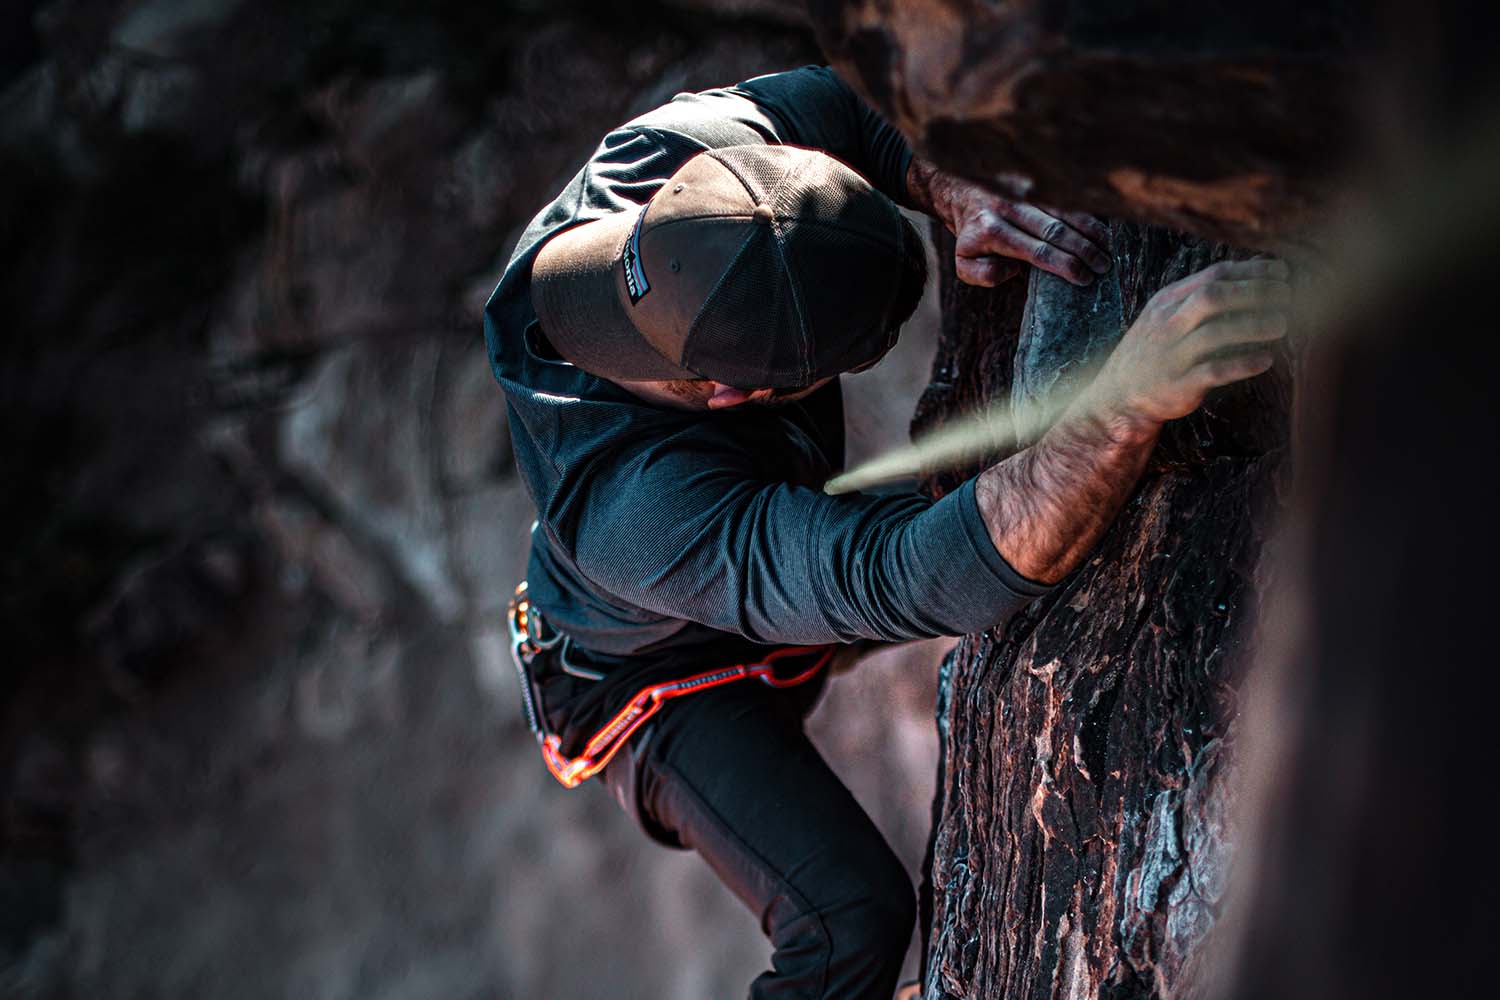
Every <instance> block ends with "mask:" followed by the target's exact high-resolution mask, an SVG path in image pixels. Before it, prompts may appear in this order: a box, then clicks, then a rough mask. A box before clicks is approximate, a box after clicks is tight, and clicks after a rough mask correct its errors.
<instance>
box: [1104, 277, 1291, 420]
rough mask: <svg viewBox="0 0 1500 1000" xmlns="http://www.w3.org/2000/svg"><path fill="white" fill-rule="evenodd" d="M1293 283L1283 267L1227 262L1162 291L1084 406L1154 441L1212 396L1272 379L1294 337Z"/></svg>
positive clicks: (1122, 342)
mask: <svg viewBox="0 0 1500 1000" xmlns="http://www.w3.org/2000/svg"><path fill="white" fill-rule="evenodd" d="M1288 277H1289V272H1288V269H1287V266H1286V264H1284V263H1283V262H1281V261H1279V260H1245V261H1223V262H1221V263H1218V264H1214V265H1213V266H1212V267H1208V268H1205V269H1204V270H1202V271H1199V272H1198V273H1197V274H1193V275H1189V276H1188V277H1186V278H1183V279H1182V280H1181V281H1177V282H1174V283H1173V284H1170V285H1168V286H1167V287H1165V288H1163V289H1161V291H1159V292H1157V293H1156V294H1155V295H1153V296H1152V297H1151V300H1150V301H1149V302H1147V303H1146V308H1145V309H1143V310H1142V311H1141V315H1140V317H1139V318H1138V319H1136V321H1135V323H1134V324H1132V325H1131V327H1130V329H1129V330H1127V331H1126V332H1125V336H1124V337H1122V338H1121V340H1120V343H1119V345H1118V346H1116V347H1115V350H1114V353H1113V354H1111V355H1110V356H1109V359H1108V360H1107V361H1106V362H1105V363H1104V365H1103V367H1102V368H1101V369H1100V371H1099V375H1098V377H1097V378H1095V380H1094V382H1093V383H1092V384H1091V385H1090V386H1089V388H1088V390H1087V391H1086V392H1085V394H1084V399H1083V402H1084V403H1085V405H1087V406H1088V407H1089V408H1090V409H1091V410H1092V411H1093V412H1094V414H1095V415H1096V416H1099V417H1101V418H1103V419H1105V420H1106V421H1108V422H1110V423H1112V424H1114V425H1116V426H1120V427H1122V428H1124V429H1127V430H1138V431H1142V432H1145V433H1154V432H1155V430H1156V429H1157V428H1159V427H1160V426H1161V425H1162V424H1163V423H1165V422H1166V421H1168V420H1174V419H1176V418H1178V417H1185V416H1187V415H1188V414H1189V413H1192V412H1193V411H1194V410H1196V409H1197V408H1198V406H1199V405H1200V404H1201V403H1202V402H1203V397H1204V396H1206V395H1207V394H1208V392H1209V391H1210V390H1211V389H1214V388H1216V387H1218V386H1221V385H1228V384H1229V383H1231V382H1238V381H1241V380H1242V379H1247V378H1251V377H1253V376H1255V375H1259V374H1261V373H1262V372H1264V371H1266V370H1267V369H1268V368H1270V367H1271V365H1272V364H1273V362H1274V361H1275V349H1274V344H1275V342H1276V341H1278V340H1280V339H1281V338H1282V337H1284V336H1285V335H1286V329H1287V312H1288V310H1289V309H1290V308H1291V304H1292V286H1291V285H1290V284H1289V283H1288Z"/></svg>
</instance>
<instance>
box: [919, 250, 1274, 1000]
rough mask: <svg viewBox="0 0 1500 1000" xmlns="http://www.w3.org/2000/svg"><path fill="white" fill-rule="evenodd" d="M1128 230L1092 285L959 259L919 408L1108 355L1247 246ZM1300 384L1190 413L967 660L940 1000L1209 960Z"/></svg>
mask: <svg viewBox="0 0 1500 1000" xmlns="http://www.w3.org/2000/svg"><path fill="white" fill-rule="evenodd" d="M1111 236H1112V241H1113V251H1114V258H1115V267H1114V269H1113V270H1112V271H1111V272H1110V273H1109V274H1107V275H1105V276H1103V277H1102V278H1100V279H1099V280H1098V281H1097V282H1095V286H1094V287H1091V288H1089V289H1075V288H1073V287H1072V286H1069V285H1067V284H1066V283H1064V282H1062V281H1061V280H1060V279H1055V278H1052V277H1050V276H1044V275H1040V274H1033V276H1032V278H1031V280H1030V282H1029V285H1028V284H1023V283H1021V282H1019V281H1017V282H1013V283H1012V285H1014V286H1015V287H1007V286H1004V285H1002V286H1001V287H1000V288H998V289H994V290H982V289H973V288H965V287H961V286H959V285H958V284H957V282H956V279H954V278H953V276H952V272H951V264H945V270H944V272H943V287H944V304H945V307H946V308H945V314H944V326H943V339H942V342H941V344H940V347H939V355H938V359H937V361H936V363H935V365H934V372H935V379H936V381H935V382H934V384H933V386H931V387H930V388H929V394H928V396H927V397H926V398H925V399H924V404H923V406H922V408H921V409H920V411H919V422H921V423H923V424H930V423H933V422H936V421H939V420H941V416H942V414H943V413H945V412H952V411H953V410H954V408H955V406H956V405H957V404H958V403H960V402H961V401H962V402H968V401H975V402H981V401H986V400H990V399H998V398H1003V397H1004V396H1005V395H1006V394H1007V392H1008V393H1010V394H1011V395H1012V398H1013V399H1016V400H1023V399H1026V398H1028V397H1031V396H1033V395H1034V394H1036V393H1038V392H1040V391H1044V390H1045V389H1046V388H1047V387H1048V386H1049V385H1050V384H1051V383H1052V382H1053V381H1055V380H1057V379H1058V378H1067V377H1069V376H1070V373H1071V371H1072V370H1073V369H1075V368H1076V367H1077V366H1078V365H1079V363H1080V362H1082V361H1085V360H1087V358H1088V357H1090V356H1093V355H1095V354H1097V352H1100V351H1103V350H1106V349H1107V348H1108V347H1109V346H1111V345H1112V344H1113V342H1114V340H1115V339H1116V338H1117V337H1118V336H1119V335H1120V333H1122V332H1123V329H1124V327H1125V326H1127V325H1128V324H1129V322H1130V321H1132V320H1133V319H1134V318H1135V316H1136V315H1137V314H1138V313H1139V311H1140V309H1141V308H1142V306H1143V305H1144V304H1145V302H1146V300H1147V299H1148V298H1149V296H1150V293H1151V292H1154V291H1155V290H1156V289H1157V288H1159V287H1161V286H1162V285H1164V284H1167V283H1170V282H1171V281H1174V280H1176V279H1177V278H1179V277H1183V276H1185V275H1186V274H1188V273H1191V272H1192V271H1195V270H1197V269H1199V268H1201V267H1203V266H1206V265H1207V264H1209V263H1211V262H1212V261H1213V260H1215V259H1220V258H1222V257H1224V256H1226V255H1227V254H1229V251H1228V249H1227V248H1225V247H1223V246H1219V245H1215V244H1210V243H1205V242H1202V241H1199V240H1195V239H1192V238H1188V237H1183V236H1179V235H1174V234H1172V233H1169V232H1166V231H1163V230H1156V229H1148V228H1142V227H1138V226H1134V225H1131V224H1127V223H1115V224H1114V225H1113V226H1112V228H1111ZM1007 342H1008V343H1009V344H1010V345H1012V346H1010V347H1008V348H1007V347H1006V343H1007ZM975 357H978V358H980V359H982V360H981V361H980V362H979V363H977V364H975V363H965V362H964V361H963V360H962V359H964V358H975ZM1289 389H1290V379H1289V370H1288V369H1287V368H1286V367H1285V366H1283V367H1281V368H1279V369H1277V370H1275V371H1273V372H1272V373H1270V374H1268V375H1267V376H1263V377H1262V378H1260V379H1257V380H1255V381H1254V382H1252V383H1249V384H1247V385H1243V386H1240V387H1235V388H1232V389H1230V390H1226V391H1223V392H1220V393H1218V394H1217V395H1216V396H1214V397H1212V398H1211V399H1210V401H1209V402H1208V404H1207V405H1206V406H1205V407H1204V409H1203V410H1202V411H1200V412H1199V413H1198V414H1195V415H1194V416H1193V417H1191V418H1189V419H1187V420H1184V421H1179V422H1177V423H1176V424H1174V425H1172V426H1171V427H1170V428H1169V429H1168V430H1167V432H1166V434H1165V435H1164V437H1163V440H1162V444H1161V446H1160V447H1159V449H1158V451H1157V454H1156V456H1155V458H1154V459H1153V462H1152V465H1151V467H1150V469H1149V471H1148V473H1147V475H1146V477H1145V479H1144V480H1143V482H1142V484H1141V487H1140V489H1139V490H1138V492H1137V494H1136V496H1135V497H1134V499H1132V500H1131V502H1130V503H1129V505H1128V506H1127V507H1126V509H1125V511H1124V512H1123V513H1122V515H1121V517H1120V519H1119V521H1118V522H1117V523H1116V524H1115V526H1114V527H1113V528H1112V529H1111V531H1110V532H1109V534H1108V535H1107V536H1106V538H1105V540H1104V541H1103V543H1102V544H1101V545H1100V547H1099V549H1098V550H1097V552H1096V553H1095V555H1094V556H1093V557H1092V558H1091V560H1090V561H1089V562H1088V564H1087V565H1085V566H1084V567H1083V568H1082V569H1081V570H1079V571H1078V572H1077V573H1076V574H1075V575H1074V576H1073V577H1071V578H1070V579H1069V580H1068V581H1067V582H1066V583H1065V584H1064V585H1063V586H1061V587H1059V588H1058V590H1057V591H1055V592H1054V593H1052V594H1050V595H1048V596H1047V597H1046V598H1044V599H1043V600H1041V601H1039V602H1037V603H1036V604H1035V605H1033V606H1032V607H1031V608H1030V609H1029V610H1028V611H1026V612H1024V613H1023V614H1022V615H1020V616H1018V617H1017V618H1015V619H1013V620H1012V621H1011V623H1010V624H1009V625H1008V626H1007V628H1006V629H1005V630H1004V631H1003V632H1002V633H986V634H983V635H978V636H970V637H968V638H966V639H964V640H962V641H961V642H960V644H959V646H958V648H957V649H956V651H955V653H954V654H953V657H952V659H951V661H950V662H949V663H948V664H947V665H946V667H945V671H944V681H943V689H942V696H941V697H942V702H941V710H940V712H941V727H940V728H941V735H942V740H943V755H944V756H943V759H944V767H943V770H942V776H941V780H940V784H939V793H938V799H937V802H936V804H935V817H936V822H935V828H934V832H933V854H932V869H931V885H930V898H929V899H928V900H925V901H924V902H925V904H926V907H927V909H926V911H925V917H926V931H927V933H928V934H929V935H930V937H929V942H928V945H929V950H928V954H927V962H928V964H927V978H926V984H925V985H926V994H925V995H926V996H927V997H929V998H931V1000H940V998H946V997H988V996H1004V997H1007V998H1020V997H1027V998H1051V997H1070V998H1071V997H1120V998H1124V997H1143V996H1160V997H1168V996H1174V995H1179V993H1180V992H1181V990H1182V988H1183V986H1184V984H1186V983H1188V982H1190V981H1191V979H1192V977H1193V976H1194V975H1195V972H1196V969H1195V961H1196V960H1197V958H1198V955H1199V953H1200V951H1201V946H1202V945H1203V943H1204V940H1205V937H1206V935H1207V933H1208V931H1209V929H1210V927H1211V926H1212V924H1213V921H1214V918H1215V916H1216V915H1217V913H1218V912H1219V908H1220V903H1221V897H1222V894H1223V891H1224V885H1225V879H1226V869H1227V867H1228V861H1229V856H1230V853H1231V846H1232V845H1231V842H1232V840H1233V837H1234V835H1233V832H1232V830H1231V828H1230V826H1229V824H1228V815H1229V812H1230V810H1229V806H1230V804H1231V799H1232V789H1233V787H1234V781H1233V778H1232V774H1233V767H1232V762H1233V753H1232V751H1233V749H1234V747H1235V743H1236V737H1237V733H1236V731H1235V727H1234V725H1233V720H1234V715H1235V697H1234V695H1235V689H1236V687H1237V685H1238V682H1239V680H1240V677H1241V671H1242V668H1243V667H1244V666H1245V663H1246V660H1247V640H1248V639H1249V638H1250V626H1251V624H1252V623H1253V622H1254V621H1255V618H1256V609H1257V601H1256V596H1255V595H1256V587H1255V577H1256V574H1257V572H1258V570H1259V567H1260V564H1261V550H1262V544H1263V541H1264V538H1265V534H1266V532H1267V530H1268V527H1269V522H1270V515H1271V514H1273V513H1274V511H1275V508H1276V506H1277V481H1278V473H1279V471H1280V469H1281V466H1282V462H1283V459H1284V457H1285V445H1286V442H1287V435H1288V427H1289V425H1288V404H1289V400H1290V392H1289ZM963 474H964V473H962V472H960V473H951V474H947V475H945V476H941V477H937V478H936V479H935V480H934V482H933V483H932V485H933V488H934V489H935V490H936V491H939V492H941V491H942V490H944V489H946V488H949V487H951V485H953V483H954V482H956V481H958V480H959V479H960V478H961V477H962V475H963Z"/></svg>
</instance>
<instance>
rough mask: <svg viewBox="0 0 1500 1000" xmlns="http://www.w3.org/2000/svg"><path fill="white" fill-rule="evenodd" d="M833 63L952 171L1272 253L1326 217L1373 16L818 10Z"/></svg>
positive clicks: (1346, 12) (1198, 10)
mask: <svg viewBox="0 0 1500 1000" xmlns="http://www.w3.org/2000/svg"><path fill="white" fill-rule="evenodd" d="M810 6H811V10H812V12H813V20H814V23H815V25H816V27H817V29H818V35H819V40H820V41H821V42H822V44H823V48H824V51H826V52H827V53H828V55H829V58H830V59H831V60H832V61H833V63H834V65H835V66H837V67H838V68H839V69H840V70H841V71H842V72H843V73H844V74H845V75H846V76H847V77H848V78H849V79H850V80H852V81H855V82H856V84H857V85H859V86H861V87H862V88H863V90H864V92H865V94H866V95H867V96H868V97H869V98H870V99H871V100H873V101H874V102H875V104H876V105H877V106H879V107H881V108H882V109H884V110H885V111H886V112H887V114H889V115H891V117H892V120H893V121H895V122H896V123H897V124H898V125H899V126H900V128H901V129H902V131H903V132H905V133H906V134H907V135H909V136H911V137H912V138H913V139H914V140H915V141H916V143H917V145H918V146H919V148H921V149H922V150H923V151H924V152H925V153H926V154H927V155H928V156H929V157H931V158H932V159H933V160H935V161H936V162H937V163H938V164H940V165H942V166H945V167H947V168H949V169H951V170H955V171H957V172H959V173H963V174H966V175H968V176H971V177H976V178H979V179H983V180H986V181H990V182H992V183H996V184H997V185H998V186H1001V187H1003V188H1008V189H1009V190H1012V191H1017V192H1028V191H1029V192H1030V193H1031V194H1032V195H1033V196H1034V197H1036V198H1037V199H1039V200H1041V201H1044V202H1045V201H1049V200H1050V201H1064V202H1066V203H1067V204H1068V205H1070V206H1073V207H1076V208H1086V209H1090V210H1092V211H1096V212H1100V213H1103V214H1107V215H1111V216H1116V217H1121V218H1133V219H1136V220H1138V221H1142V222H1150V223H1155V224H1158V225H1169V226H1173V227H1175V228H1178V229H1183V230H1187V231H1191V232H1196V233H1199V234H1202V235H1208V236H1213V237H1215V238H1218V239H1224V240H1228V241H1230V242H1234V243H1239V244H1249V245H1264V244H1266V243H1268V242H1271V241H1272V240H1273V239H1274V238H1275V237H1276V236H1277V235H1278V234H1279V233H1281V232H1282V231H1283V230H1285V229H1287V228H1288V226H1290V225H1292V224H1294V223H1298V224H1300V223H1302V222H1305V221H1306V220H1307V218H1308V217H1309V216H1310V215H1313V214H1317V212H1318V211H1319V210H1320V209H1322V208H1325V207H1326V205H1327V202H1328V200H1329V197H1330V195H1331V194H1332V193H1333V188H1332V186H1331V183H1332V182H1333V181H1334V180H1335V179H1336V178H1337V176H1338V171H1337V168H1338V167H1339V165H1340V164H1342V163H1344V162H1346V160H1347V157H1348V155H1349V140H1350V138H1351V136H1352V134H1353V132H1354V130H1355V126H1356V117H1355V108H1356V106H1357V105H1356V102H1355V101H1354V99H1353V96H1354V95H1353V82H1354V72H1353V71H1354V66H1353V59H1352V54H1353V53H1354V52H1355V51H1356V49H1357V38H1358V35H1359V33H1360V32H1363V31H1365V30H1367V28H1368V12H1366V11H1364V10H1363V8H1361V7H1360V6H1359V5H1357V4H1350V3H1346V2H1344V0H1320V2H1317V3H1298V2H1295V0H1273V2H1266V3H1254V4H1247V3H1242V2H1235V0H1204V2H1199V3H1193V4H1187V5H1184V4H1161V3H1155V2H1148V0H1132V2H1125V3H1120V2H1105V0H1100V2H1082V3H1070V4H1058V3H1050V2H1046V0H1021V2H1013V3H998V4H997V3H991V2H988V0H915V2H912V0H814V2H813V3H812V4H811V5H810Z"/></svg>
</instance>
